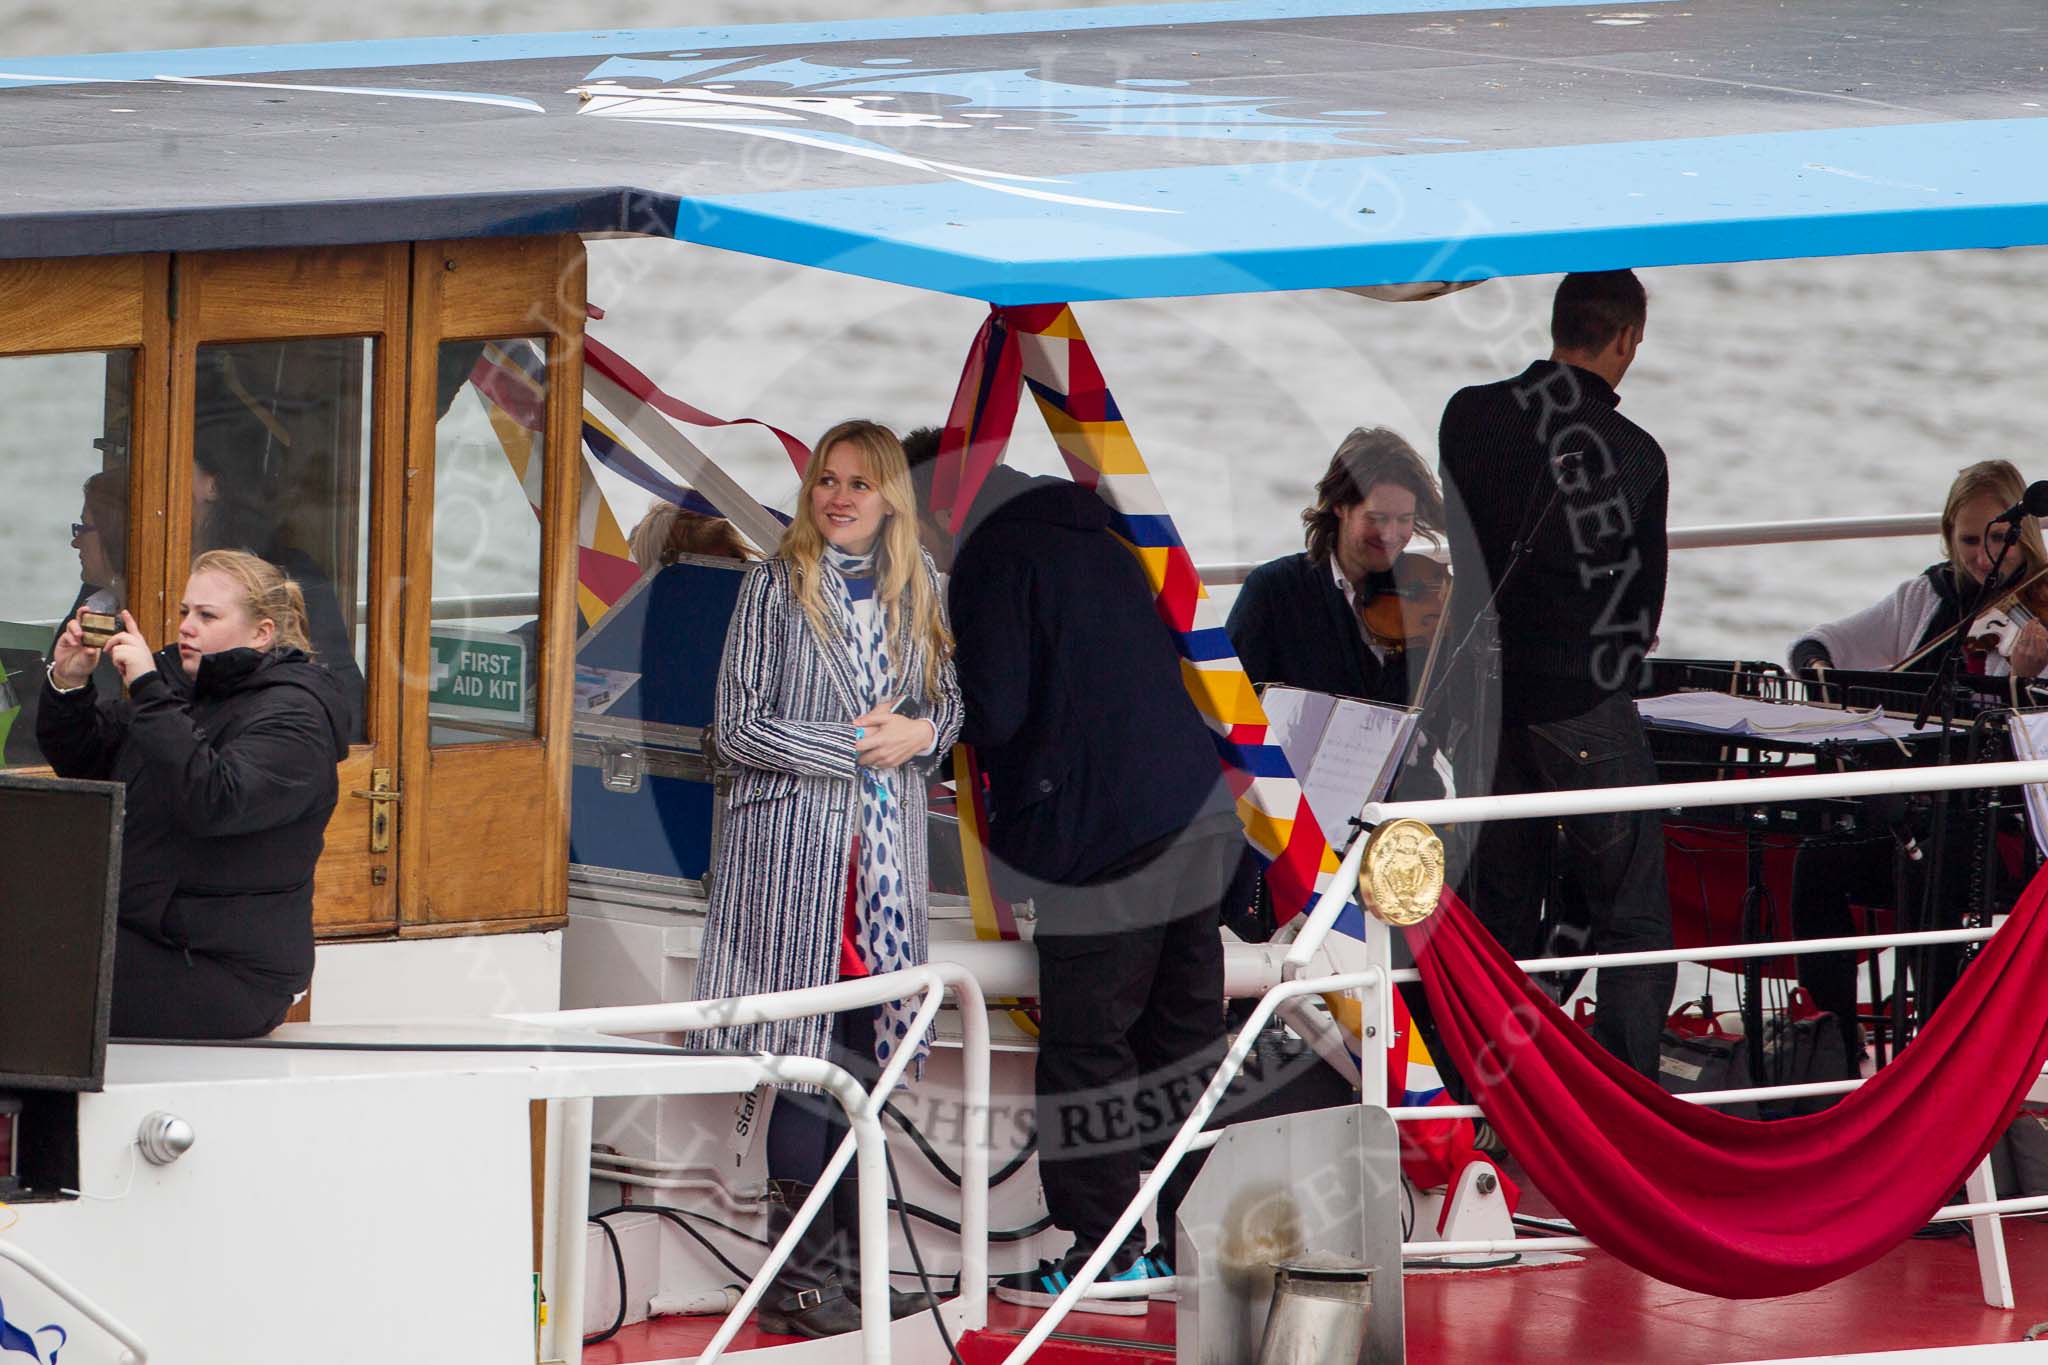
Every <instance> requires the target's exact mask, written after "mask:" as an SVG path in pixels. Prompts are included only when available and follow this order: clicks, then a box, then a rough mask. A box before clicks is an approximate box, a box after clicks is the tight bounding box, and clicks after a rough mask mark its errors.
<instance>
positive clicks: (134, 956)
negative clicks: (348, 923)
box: [110, 925, 296, 1038]
mask: <svg viewBox="0 0 2048 1365" xmlns="http://www.w3.org/2000/svg"><path fill="white" fill-rule="evenodd" d="M294 994H296V992H294V991H293V990H291V989H290V988H289V987H286V986H284V985H281V984H278V983H275V982H266V981H263V980H261V979H260V978H257V977H253V976H248V975H244V974H243V973H241V972H238V971H236V970H235V969H234V968H232V967H230V966H228V965H227V964H225V963H223V962H222V961H221V960H220V959H219V958H214V957H207V956H205V955H204V954H202V953H187V952H185V951H184V950H183V949H181V948H173V947H171V946H170V945H169V944H166V943H159V942H157V941H156V940H155V939H153V938H145V937H144V936H143V935H141V934H139V933H137V932H135V931H134V930H133V929H130V928H128V927H126V926H125V925H124V926H122V927H121V929H120V931H119V932H118V933H117V934H116V936H115V939H114V999H113V1019H112V1023H111V1027H110V1032H112V1034H113V1035H114V1036H115V1037H116V1038H260V1037H262V1036H263V1035H264V1034H266V1033H268V1032H270V1031H271V1030H272V1029H274V1028H276V1027H277V1026H278V1025H279V1024H282V1023H283V1022H284V1016H285V1013H286V1012H287V1011H288V1010H290V1009H291V1007H292V996H293V995H294Z"/></svg>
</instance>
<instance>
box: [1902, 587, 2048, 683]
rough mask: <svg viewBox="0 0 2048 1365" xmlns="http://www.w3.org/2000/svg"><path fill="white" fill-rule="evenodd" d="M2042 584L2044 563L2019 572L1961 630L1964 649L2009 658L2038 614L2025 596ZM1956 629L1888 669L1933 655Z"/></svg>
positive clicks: (1976, 653) (1909, 665)
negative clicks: (2009, 583)
mask: <svg viewBox="0 0 2048 1365" xmlns="http://www.w3.org/2000/svg"><path fill="white" fill-rule="evenodd" d="M2043 583H2048V564H2044V565H2042V566H2040V567H2039V568H2036V569H2034V570H2032V571H2031V572H2029V573H2026V574H2024V575H2022V576H2021V577H2019V578H2017V579H2015V580H2014V581H2013V582H2012V584H2011V586H2010V587H2007V588H2005V589H2004V590H2002V591H2001V592H1999V594H1998V596H1997V597H1995V598H1993V599H1992V602H1991V605H1990V606H1988V607H1986V608H1985V609H1984V610H1983V611H1981V612H1979V613H1977V617H1976V619H1975V620H1973V621H1971V622H1970V623H1969V625H1968V628H1967V629H1964V630H1963V649H1964V651H1965V652H1966V653H1969V654H1972V655H1975V656H1977V657H1979V658H1982V657H1985V656H1988V655H1992V654H1997V655H1999V656H2001V657H2003V658H2006V659H2010V658H2011V657H2012V651H2013V646H2014V644H2015V642H2017V641H2018V639H2019V636H2020V632H2021V631H2022V630H2025V629H2026V628H2027V626H2028V625H2030V624H2031V623H2032V622H2034V621H2036V620H2038V619H2040V613H2039V612H2037V611H2035V610H2034V609H2033V608H2032V607H2030V606H2028V605H2027V603H2026V600H2025V599H2026V598H2027V597H2029V596H2031V595H2032V594H2033V589H2034V588H2036V587H2037V586H2039V585H2041V584H2043ZM1958 629H1962V628H1961V627H1958V626H1950V627H1949V628H1948V629H1947V630H1945V631H1943V632H1942V633H1941V634H1939V635H1937V636H1935V637H1934V638H1933V639H1932V640H1929V641H1928V642H1927V643H1926V644H1924V645H1922V646H1921V647H1920V648H1919V649H1917V650H1915V651H1914V652H1913V653H1912V654H1909V655H1907V656H1906V657H1905V658H1904V659H1901V660H1900V661H1899V662H1898V663H1896V664H1894V665H1892V667H1891V670H1890V671H1891V672H1894V673H1897V672H1901V671H1903V670H1905V669H1909V668H1911V667H1912V666H1913V665H1915V664H1917V663H1920V662H1921V661H1922V660H1924V659H1926V658H1928V657H1929V656H1931V655H1933V654H1934V653H1935V652H1936V651H1937V650H1939V649H1940V648H1941V647H1942V646H1943V645H1945V644H1947V643H1948V642H1949V640H1950V639H1951V638H1953V637H1954V635H1955V633H1956V631H1957V630H1958Z"/></svg>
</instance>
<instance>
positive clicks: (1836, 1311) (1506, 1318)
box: [583, 1220, 2048, 1365]
mask: <svg viewBox="0 0 2048 1365" xmlns="http://www.w3.org/2000/svg"><path fill="white" fill-rule="evenodd" d="M2005 1227H2006V1246H2007V1250H2008V1252H2009V1254H2010V1256H2011V1259H2012V1275H2013V1291H2014V1295H2015V1297H2016V1299H2017V1301H2018V1304H2019V1307H2018V1308H2017V1309H2016V1310H2015V1311H2013V1312H2010V1313H2003V1312H1998V1311H1996V1310H1994V1309H1990V1308H1986V1307H1985V1306H1984V1305H1983V1302H1982V1300H1981V1299H1980V1298H1979V1295H1978V1292H1977V1260H1976V1256H1975V1254H1974V1253H1973V1252H1972V1250H1971V1248H1970V1244H1969V1242H1968V1241H1967V1240H1965V1239H1964V1238H1962V1237H1953V1238H1944V1239H1941V1240H1932V1241H1921V1240H1915V1241H1911V1242H1908V1243H1907V1244H1906V1245H1904V1246H1902V1247H1899V1248H1898V1249H1897V1250H1895V1251H1893V1252H1892V1253H1891V1254H1890V1255H1888V1256H1886V1257H1885V1258H1884V1259H1882V1260H1880V1261H1879V1262H1878V1263H1877V1264H1875V1265H1873V1266H1870V1267H1868V1268H1867V1269H1865V1270H1862V1271H1859V1272H1858V1273H1856V1274H1855V1275H1852V1276H1850V1277H1849V1278H1847V1279H1845V1280H1840V1281H1837V1282H1836V1283H1835V1284H1832V1285H1829V1286H1827V1287H1826V1288H1824V1289H1817V1290H1814V1291H1812V1292H1810V1293H1806V1294H1795V1295H1792V1296H1789V1297H1787V1298H1782V1299H1760V1300H1749V1301H1745V1302H1734V1301H1729V1300H1724V1299H1712V1298H1706V1297H1703V1296H1701V1295H1698V1294H1689V1293H1687V1292H1686V1291H1684V1290H1682V1289H1673V1288H1671V1287H1670V1286H1669V1285H1664V1284H1659V1283H1658V1282H1657V1281H1655V1280H1652V1279H1649V1278H1647V1277H1646V1276H1643V1275H1641V1274H1638V1273H1637V1272H1635V1271H1633V1270H1630V1269H1628V1268H1627V1267H1626V1266H1623V1265H1620V1264H1619V1263H1617V1262H1616V1261H1614V1260H1613V1259H1612V1258H1610V1257H1607V1256H1604V1255H1601V1254H1600V1253H1598V1252H1592V1253H1587V1255H1586V1257H1585V1259H1584V1260H1583V1261H1581V1262H1578V1263H1574V1264H1568V1265H1561V1266H1555V1267H1550V1268H1529V1269H1505V1270H1495V1271H1481V1272H1468V1273H1463V1274H1457V1275H1410V1276H1408V1277H1407V1280H1406V1290H1407V1302H1408V1360H1409V1362H1410V1365H1498V1362H1501V1361H1514V1362H1517V1365H1541V1363H1542V1362H1558V1365H1566V1363H1567V1362H1568V1363H1569V1365H1586V1363H1587V1362H1600V1363H1601V1365H1610V1363H1611V1365H1629V1363H1631V1362H1642V1365H1712V1363H1713V1362H1723V1361H1743V1360H1775V1359H1781V1358H1786V1357H1795V1358H1796V1357H1800V1356H1824V1355H1837V1354H1848V1353H1853V1352H1862V1351H1898V1350H1905V1349H1908V1348H1912V1347H1928V1346H1957V1345H1966V1344H1971V1343H1977V1342H2006V1341H2017V1340H2019V1339H2020V1338H2021V1337H2022V1336H2023V1335H2024V1334H2025V1333H2026V1331H2027V1329H2028V1328H2030V1327H2032V1326H2033V1325H2034V1324H2035V1323H2038V1322H2042V1321H2048V1227H2044V1226H2041V1225H2040V1224H2038V1223H2031V1222H2027V1221H2015V1220H2008V1221H2007V1222H2006V1225H2005ZM1036 1311H1037V1310H1035V1309H1020V1308H1016V1307H1013V1306H1011V1305H1009V1304H1003V1303H994V1302H992V1303H991V1304H990V1305H989V1317H990V1324H989V1328H988V1330H986V1331H984V1332H980V1333H976V1334H975V1335H974V1337H972V1338H970V1339H969V1340H968V1341H967V1342H965V1343H963V1344H962V1355H963V1357H964V1359H965V1361H966V1365H994V1362H998V1361H1000V1360H1001V1359H1002V1358H1003V1356H1004V1355H1005V1354H1007V1353H1008V1351H1009V1349H1010V1348H1011V1347H1012V1346H1013V1345H1015V1343H1016V1340H1017V1337H1018V1336H1019V1335H1020V1334H1021V1333H1022V1331H1023V1330H1024V1329H1025V1328H1027V1327H1029V1326H1030V1324H1031V1322H1032V1321H1033V1319H1034V1316H1035V1314H1036ZM716 1326H717V1320H716V1319H713V1318H670V1319H666V1320H663V1321H660V1322H654V1323H646V1324H642V1325H640V1326H636V1327H631V1328H628V1329H627V1330H626V1331H624V1332H621V1333H620V1334H619V1336H618V1337H617V1338H615V1339H614V1340H613V1341H610V1342H606V1343H604V1344H602V1345H598V1346H593V1347H591V1348H589V1349H588V1350H587V1351H586V1352H585V1353H584V1357H583V1358H584V1360H586V1361H588V1362H590V1365H631V1363H632V1362H638V1361H649V1360H668V1359H675V1358H677V1357H682V1358H684V1359H687V1358H689V1357H690V1356H692V1355H693V1354H695V1353H696V1351H698V1350H699V1349H701V1348H702V1347H703V1345H704V1343H705V1342H707V1341H709V1340H710V1338H711V1334H712V1332H713V1330H714V1329H715V1328H716ZM1063 1326H1064V1327H1065V1329H1066V1330H1067V1331H1069V1332H1075V1333H1084V1334H1086V1335H1087V1336H1090V1337H1111V1338H1117V1339H1120V1340H1129V1341H1132V1342H1133V1347H1129V1348H1114V1347H1108V1346H1102V1345H1095V1344H1087V1345H1083V1344H1079V1343H1065V1342H1061V1343H1057V1344H1054V1345H1049V1346H1048V1347H1047V1348H1046V1349H1044V1350H1042V1351H1040V1352H1039V1354H1038V1355H1037V1357H1036V1359H1037V1360H1039V1361H1041V1362H1044V1363H1045V1365H1159V1362H1161V1361H1163V1360H1168V1359H1171V1355H1170V1350H1171V1347H1170V1345H1169V1343H1171V1341H1172V1339H1173V1308H1172V1305H1170V1304H1156V1305H1154V1306H1153V1309H1152V1312H1151V1314H1150V1315H1149V1316H1148V1317H1146V1318H1143V1319H1139V1318H1116V1317H1101V1316H1094V1315H1088V1316H1082V1315H1075V1316H1072V1317H1069V1318H1068V1319H1067V1321H1066V1323H1065V1324H1063ZM775 1340H780V1338H765V1337H760V1336H757V1335H755V1334H754V1333H753V1332H752V1331H751V1329H750V1330H749V1331H747V1332H745V1333H742V1334H741V1336H740V1339H739V1340H738V1341H737V1342H736V1343H735V1346H736V1347H745V1346H749V1345H768V1344H772V1342H773V1341H775ZM1137 1343H1157V1344H1155V1345H1151V1346H1150V1347H1149V1349H1148V1348H1147V1347H1146V1346H1142V1345H1138V1344H1137ZM2043 1350H2044V1354H2048V1347H2044V1348H2043Z"/></svg>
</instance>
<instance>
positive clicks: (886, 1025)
mask: <svg viewBox="0 0 2048 1365" xmlns="http://www.w3.org/2000/svg"><path fill="white" fill-rule="evenodd" d="M825 562H826V564H827V565H828V566H829V567H830V568H831V570H832V571H833V572H832V575H831V577H832V579H833V580H834V582H835V583H836V586H837V587H838V589H839V591H838V593H837V594H836V596H837V598H838V602H839V612H840V616H839V624H840V629H841V632H842V634H843V636H844V638H845V640H846V642H847V647H848V652H849V654H850V655H851V656H852V659H853V672H854V677H855V679H856V686H857V687H858V689H859V701H860V703H861V705H862V706H863V707H865V708H869V709H872V708H873V707H876V706H887V705H893V704H894V703H895V701H896V700H897V698H899V697H901V696H902V695H903V694H904V691H905V689H904V688H903V687H902V686H901V685H900V684H898V683H896V682H894V681H893V680H892V678H891V676H890V671H889V641H888V629H889V627H888V619H887V618H888V613H887V612H885V611H883V610H882V605H881V603H879V602H877V601H876V600H875V578H874V571H875V556H874V555H873V553H869V554H866V555H859V556H855V555H848V554H842V553H841V552H840V551H838V550H835V549H833V548H832V547H831V546H829V545H828V546H826V547H825ZM906 780H908V777H907V774H906V773H905V772H904V770H903V769H901V768H896V769H892V770H890V771H888V772H876V771H875V770H874V769H872V768H862V769H861V770H860V777H859V787H860V865H859V868H858V869H857V871H856V874H855V875H856V876H857V877H858V878H859V885H858V886H857V887H856V888H855V889H856V891H857V892H858V893H859V899H858V900H857V901H856V902H855V906H856V909H855V914H854V920H855V939H856V941H855V944H854V946H855V948H856V949H857V950H858V951H859V953H860V960H861V961H862V962H863V963H865V964H867V969H868V970H869V971H870V972H874V973H877V974H879V973H881V972H894V971H901V970H902V969H903V968H905V967H911V966H915V965H917V964H916V959H915V958H913V957H912V943H913V942H914V940H913V938H912V936H911V933H910V913H911V911H910V895H909V888H908V887H907V886H906V885H905V884H904V856H903V841H904V840H905V839H914V838H920V837H922V836H923V833H924V832H923V831H922V830H913V829H909V828H906V826H905V822H904V818H903V784H904V782H905V781H906ZM915 1012H916V1011H915V1009H914V1008H913V1006H912V1005H911V1004H909V1003H907V1002H902V1001H898V1002H895V1003H892V1004H887V1005H883V1006H882V1007H881V1017H880V1018H879V1019H878V1020H877V1021H876V1026H875V1059H876V1060H877V1061H879V1062H881V1063H882V1064H884V1065H887V1064H888V1061H889V1059H890V1058H891V1057H893V1056H895V1055H896V1050H897V1049H898V1048H900V1047H902V1046H903V1044H904V1040H905V1039H906V1038H907V1037H908V1036H909V1034H910V1020H911V1016H912V1015H913V1014H914V1013H915ZM928 1050H929V1049H928V1048H927V1046H926V1045H925V1044H924V1043H923V1042H922V1041H920V1043H919V1044H918V1050H917V1056H916V1057H915V1058H913V1059H912V1064H913V1067H914V1068H916V1069H918V1070H922V1068H923V1066H924V1058H925V1053H926V1052H927V1051H928Z"/></svg>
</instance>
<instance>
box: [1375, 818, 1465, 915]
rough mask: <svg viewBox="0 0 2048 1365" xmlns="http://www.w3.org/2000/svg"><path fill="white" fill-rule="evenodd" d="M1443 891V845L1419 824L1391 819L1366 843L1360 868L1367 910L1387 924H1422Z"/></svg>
mask: <svg viewBox="0 0 2048 1365" xmlns="http://www.w3.org/2000/svg"><path fill="white" fill-rule="evenodd" d="M1443 891H1444V841H1443V840H1442V839H1439V838H1437V835H1436V831H1435V830H1433V829H1431V828H1430V827H1429V826H1428V825H1425V824H1423V823H1422V822H1421V821H1420V820H1389V821H1388V822H1387V823H1386V824H1384V825H1381V826H1380V827H1379V828H1378V829H1376V830H1374V831H1373V832H1372V836H1371V837H1370V838H1369V839H1368V840H1367V841H1366V845H1365V861H1364V862H1363V863H1362V864H1361V865H1360V866H1359V869H1358V894H1359V895H1360V896H1361V897H1362V898H1363V899H1364V901H1365V908H1366V909H1368V910H1370V911H1372V913H1373V914H1375V915H1377V916H1379V917H1380V919H1381V920H1383V921H1385V922H1386V923H1388V924H1420V923H1422V921H1424V920H1426V919H1428V918H1429V917H1430V916H1431V915H1433V914H1435V913H1436V907H1437V901H1438V900H1439V899H1440V898H1441V897H1442V895H1443Z"/></svg>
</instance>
